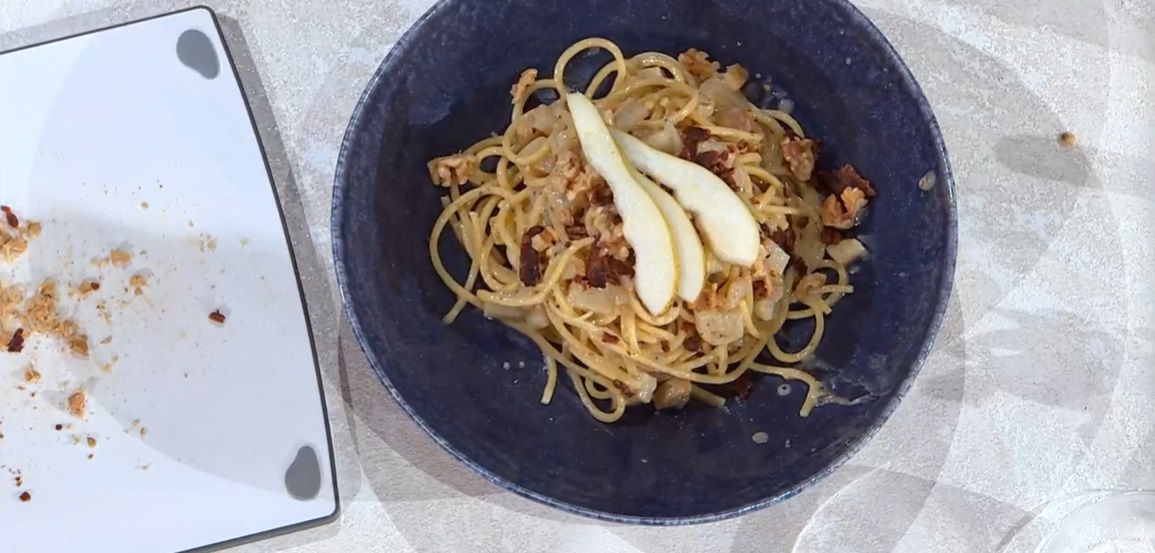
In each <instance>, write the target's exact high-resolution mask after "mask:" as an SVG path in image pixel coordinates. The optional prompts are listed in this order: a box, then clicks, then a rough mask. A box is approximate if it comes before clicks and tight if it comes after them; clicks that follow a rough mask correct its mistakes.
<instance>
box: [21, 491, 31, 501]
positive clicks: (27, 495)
mask: <svg viewBox="0 0 1155 553" xmlns="http://www.w3.org/2000/svg"><path fill="white" fill-rule="evenodd" d="M31 500H32V494H30V493H28V492H27V491H25V492H23V493H21V494H20V501H22V502H24V503H27V502H29V501H31Z"/></svg>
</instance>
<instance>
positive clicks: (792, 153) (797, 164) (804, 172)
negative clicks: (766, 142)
mask: <svg viewBox="0 0 1155 553" xmlns="http://www.w3.org/2000/svg"><path fill="white" fill-rule="evenodd" d="M782 157H783V158H785V159H786V163H787V165H789V166H790V172H791V173H793V174H794V176H795V177H796V178H797V179H798V180H800V181H803V182H806V181H808V180H810V177H811V176H812V175H813V174H814V163H815V155H814V141H813V140H810V139H808V138H802V139H800V138H793V137H792V138H787V139H785V140H783V141H782Z"/></svg>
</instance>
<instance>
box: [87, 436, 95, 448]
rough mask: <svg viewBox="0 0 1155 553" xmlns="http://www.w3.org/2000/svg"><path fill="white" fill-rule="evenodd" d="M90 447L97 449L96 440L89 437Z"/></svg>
mask: <svg viewBox="0 0 1155 553" xmlns="http://www.w3.org/2000/svg"><path fill="white" fill-rule="evenodd" d="M88 447H96V438H93V437H92V436H89V437H88Z"/></svg>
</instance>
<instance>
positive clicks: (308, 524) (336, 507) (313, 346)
mask: <svg viewBox="0 0 1155 553" xmlns="http://www.w3.org/2000/svg"><path fill="white" fill-rule="evenodd" d="M197 10H203V11H205V12H207V13H208V14H209V18H210V19H212V22H213V28H214V29H215V30H216V33H217V38H218V39H220V43H221V47H222V48H224V51H225V58H226V59H227V60H228V62H229V68H230V69H231V70H232V72H233V78H234V79H236V82H237V87H239V88H240V89H241V99H242V100H243V101H244V104H245V112H246V113H248V115H249V125H250V126H251V128H252V130H253V136H254V137H255V138H256V139H257V148H258V149H259V150H260V151H261V162H262V163H264V165H265V175H266V176H267V177H268V179H269V186H270V187H272V189H273V198H274V199H275V200H276V203H277V215H279V216H280V218H281V232H282V234H284V236H285V245H286V246H288V249H289V260H290V261H291V262H292V264H293V276H294V278H295V279H296V281H297V293H298V295H300V298H301V309H302V310H303V311H304V314H305V329H306V331H307V332H308V333H309V349H310V350H311V351H312V353H313V369H314V370H315V371H316V373H317V393H318V394H320V396H321V415H322V416H323V417H324V422H325V440H326V442H327V443H326V445H327V447H328V448H329V474H330V479H331V481H332V488H333V512H332V513H330V514H328V515H325V516H323V517H319V518H315V519H312V520H306V521H302V522H298V523H295V524H290V525H288V526H281V527H279V528H273V529H271V530H265V531H263V532H259V533H256V534H249V535H247V536H240V537H236V538H231V539H228V540H225V541H221V542H217V543H211V544H207V545H203V546H198V547H194V548H192V549H186V550H183V551H178V552H175V553H209V552H212V551H220V550H222V549H228V548H232V547H237V546H240V545H244V544H247V543H253V542H257V541H263V540H266V539H269V538H272V537H276V536H281V535H285V534H291V533H294V532H298V531H300V530H304V529H307V528H312V527H314V526H321V525H324V524H328V523H330V522H333V521H334V520H336V519H337V517H338V516H339V515H340V514H341V494H340V491H339V490H338V489H337V459H336V454H335V448H334V447H333V431H332V429H331V428H330V425H329V407H328V405H327V404H326V402H325V386H324V382H323V380H322V376H321V362H320V359H319V358H318V357H317V341H316V337H315V335H314V334H313V319H312V317H310V315H309V303H308V301H306V299H305V287H304V284H302V282H301V273H300V270H299V268H298V266H297V255H296V253H295V252H294V251H293V241H292V239H291V238H290V236H289V222H288V221H287V220H286V219H285V211H284V209H283V208H282V207H281V196H280V194H278V193H277V184H276V180H275V179H274V178H273V170H272V167H271V166H270V165H269V156H268V154H266V153H265V144H264V141H263V140H261V132H260V130H259V129H258V128H257V120H256V117H254V116H253V108H252V106H251V105H249V96H248V93H247V92H246V91H245V85H244V83H243V82H242V81H241V75H240V72H239V71H237V66H236V63H235V60H234V59H233V53H232V50H230V49H229V45H228V42H227V41H226V40H225V35H224V31H223V30H222V29H221V23H220V20H219V19H218V18H217V14H216V12H215V11H213V9H212V8H210V7H208V6H205V5H200V6H192V7H188V8H184V9H180V10H176V11H171V12H165V13H162V14H157V15H152V16H149V17H145V18H141V19H136V20H133V21H126V22H124V23H117V24H115V25H109V26H107V27H100V28H98V29H92V30H88V31H83V32H79V33H76V34H71V35H67V36H63V37H60V38H54V39H51V40H46V41H43V42H37V43H35V44H28V45H24V46H19V47H16V48H13V49H11V50H4V51H2V52H0V55H4V54H11V53H13V52H19V51H21V50H28V49H31V48H38V47H41V46H47V45H49V44H53V43H56V42H62V41H65V40H70V39H73V38H78V37H82V36H87V35H91V34H96V33H102V32H105V31H110V30H113V29H118V28H121V27H128V26H130V25H136V24H138V23H146V22H149V21H152V20H154V19H161V18H164V17H169V16H173V15H177V14H182V13H186V12H192V11H197Z"/></svg>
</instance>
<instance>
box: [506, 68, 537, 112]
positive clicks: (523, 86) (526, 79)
mask: <svg viewBox="0 0 1155 553" xmlns="http://www.w3.org/2000/svg"><path fill="white" fill-rule="evenodd" d="M536 80H537V69H533V68H529V69H526V70H525V71H522V72H521V76H519V77H518V78H517V83H516V84H514V85H513V88H512V89H510V90H509V94H510V95H511V96H513V100H512V101H511V102H510V103H513V104H516V103H517V101H518V100H520V99H521V97H522V96H524V95H525V91H526V90H529V87H530V86H531V85H533V83H534V81H536Z"/></svg>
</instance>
